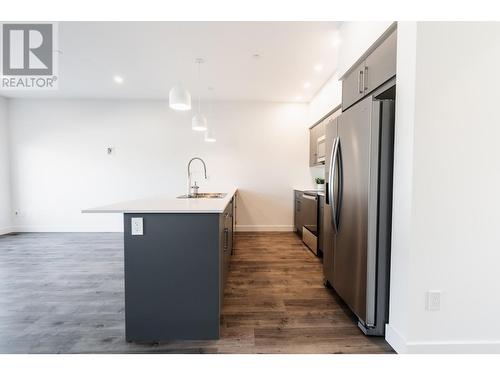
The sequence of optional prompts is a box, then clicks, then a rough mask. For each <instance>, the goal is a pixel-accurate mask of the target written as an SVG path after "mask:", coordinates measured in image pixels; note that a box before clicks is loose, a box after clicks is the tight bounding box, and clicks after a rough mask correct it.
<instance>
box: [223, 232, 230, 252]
mask: <svg viewBox="0 0 500 375" xmlns="http://www.w3.org/2000/svg"><path fill="white" fill-rule="evenodd" d="M228 239H229V229H227V228H224V250H227V245H228V242H229V241H228Z"/></svg>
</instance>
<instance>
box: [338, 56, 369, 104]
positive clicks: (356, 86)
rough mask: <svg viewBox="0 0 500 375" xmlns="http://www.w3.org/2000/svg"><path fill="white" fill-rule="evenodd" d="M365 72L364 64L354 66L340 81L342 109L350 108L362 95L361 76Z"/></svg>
mask: <svg viewBox="0 0 500 375" xmlns="http://www.w3.org/2000/svg"><path fill="white" fill-rule="evenodd" d="M364 72H365V64H364V62H363V63H361V64H359V65H358V66H356V68H354V69H353V70H352V71H351V72H350V73H349V74H348V75H347V76H346V77H345V78H344V79H343V80H342V109H343V110H345V109H346V108H348V107H350V106H351V105H352V104H354V103H355V102H357V101H358V100H359V99H361V98H362V97H363V95H364V88H363V74H364Z"/></svg>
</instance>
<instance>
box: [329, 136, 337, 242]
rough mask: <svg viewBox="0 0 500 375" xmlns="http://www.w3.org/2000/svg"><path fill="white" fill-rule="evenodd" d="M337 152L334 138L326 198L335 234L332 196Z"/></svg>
mask: <svg viewBox="0 0 500 375" xmlns="http://www.w3.org/2000/svg"><path fill="white" fill-rule="evenodd" d="M338 151H339V138H338V137H337V138H335V140H334V142H333V147H332V153H331V155H330V171H329V175H328V185H329V186H328V198H329V201H330V207H331V210H332V223H333V228H334V229H335V233H337V231H338V224H337V202H336V200H335V196H334V189H335V172H336V165H337V156H338Z"/></svg>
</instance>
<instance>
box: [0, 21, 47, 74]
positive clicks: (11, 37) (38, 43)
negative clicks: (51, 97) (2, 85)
mask: <svg viewBox="0 0 500 375" xmlns="http://www.w3.org/2000/svg"><path fill="white" fill-rule="evenodd" d="M2 26H3V28H2V47H3V48H2V49H3V51H2V56H3V61H2V63H3V74H4V75H38V76H43V75H52V70H53V64H52V62H53V61H52V60H53V57H52V56H53V55H52V54H53V51H52V46H53V41H52V37H53V30H52V24H3V25H2Z"/></svg>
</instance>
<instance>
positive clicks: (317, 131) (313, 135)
mask: <svg viewBox="0 0 500 375" xmlns="http://www.w3.org/2000/svg"><path fill="white" fill-rule="evenodd" d="M326 121H327V120H326V119H325V120H323V121H321V122H319V123H317V124H316V125H314V126H313V127H312V128H310V129H309V166H310V167H314V166H315V165H323V164H325V152H326V148H325V129H326Z"/></svg>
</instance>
